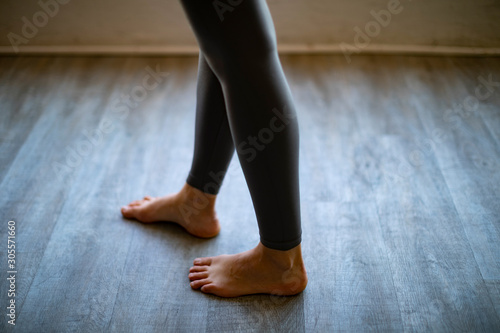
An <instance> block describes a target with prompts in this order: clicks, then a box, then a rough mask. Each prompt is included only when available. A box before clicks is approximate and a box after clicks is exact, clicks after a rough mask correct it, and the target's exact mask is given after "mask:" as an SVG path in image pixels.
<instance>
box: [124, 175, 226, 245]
mask: <svg viewBox="0 0 500 333" xmlns="http://www.w3.org/2000/svg"><path fill="white" fill-rule="evenodd" d="M215 199H216V195H213V194H207V193H204V192H202V191H200V190H198V189H196V188H194V187H192V186H190V185H188V184H185V185H184V187H183V188H182V189H181V190H180V191H179V193H176V194H171V195H167V196H164V197H158V198H153V197H149V196H146V197H144V199H142V200H136V201H133V202H131V203H129V204H128V205H127V206H123V207H122V208H121V211H122V214H123V216H124V217H126V218H134V219H136V220H139V221H141V222H144V223H151V222H160V221H168V222H175V223H177V224H179V225H180V226H181V227H183V228H184V229H186V231H187V232H189V233H190V234H192V235H194V236H197V237H202V238H209V237H214V236H216V235H217V234H218V233H219V231H220V224H219V220H218V219H217V215H216V214H215Z"/></svg>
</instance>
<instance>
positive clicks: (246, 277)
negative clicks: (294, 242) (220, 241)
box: [189, 242, 307, 297]
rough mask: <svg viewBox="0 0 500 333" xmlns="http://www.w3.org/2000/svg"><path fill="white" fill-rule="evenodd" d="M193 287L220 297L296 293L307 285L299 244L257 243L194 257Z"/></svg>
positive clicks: (192, 270) (191, 272) (191, 275)
mask: <svg viewBox="0 0 500 333" xmlns="http://www.w3.org/2000/svg"><path fill="white" fill-rule="evenodd" d="M189 272H190V273H189V279H190V280H191V281H192V282H191V287H192V288H193V289H200V290H201V291H202V292H204V293H210V294H214V295H217V296H222V297H236V296H242V295H249V294H273V295H295V294H298V293H300V292H301V291H303V290H304V289H305V288H306V285H307V274H306V270H305V267H304V262H303V260H302V252H301V248H300V244H299V245H298V246H296V247H294V248H293V249H291V250H288V251H279V250H273V249H270V248H267V247H265V246H264V245H262V243H260V242H259V245H257V247H255V248H254V249H252V250H249V251H245V252H242V253H238V254H233V255H220V256H216V257H206V258H197V259H195V260H194V266H193V267H191V269H190V270H189Z"/></svg>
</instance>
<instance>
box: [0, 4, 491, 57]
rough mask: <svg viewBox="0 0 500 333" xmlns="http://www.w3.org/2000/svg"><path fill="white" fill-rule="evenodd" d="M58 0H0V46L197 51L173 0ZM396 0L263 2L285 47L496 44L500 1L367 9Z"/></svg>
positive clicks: (3, 48) (472, 46) (4, 49)
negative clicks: (31, 25) (29, 26)
mask: <svg viewBox="0 0 500 333" xmlns="http://www.w3.org/2000/svg"><path fill="white" fill-rule="evenodd" d="M54 1H56V0H42V1H41V2H42V3H50V2H52V3H53V2H54ZM58 1H60V2H61V3H62V2H67V3H66V4H59V9H58V12H57V13H56V14H55V15H54V16H53V17H49V18H48V20H47V22H46V24H45V25H44V24H43V23H44V22H43V18H44V17H43V14H40V12H41V10H42V9H41V5H40V3H39V2H38V1H19V0H2V2H1V4H0V52H3V53H5V52H13V48H12V47H11V42H10V41H9V38H8V35H9V33H13V34H15V35H17V36H19V37H21V38H24V39H23V41H22V42H20V40H19V39H18V40H17V41H15V43H16V42H17V43H21V44H20V46H21V47H24V50H28V51H29V50H35V51H36V50H37V49H38V50H42V51H43V50H49V51H50V50H55V51H57V50H66V51H68V50H73V51H74V52H85V50H87V51H89V52H91V51H92V50H94V51H95V50H101V51H102V52H104V53H106V50H107V52H113V50H114V51H116V52H122V51H125V52H127V50H128V51H132V52H133V51H134V50H135V51H140V50H143V51H144V52H145V53H147V52H151V53H155V52H156V53H162V52H177V53H179V52H180V53H183V52H196V42H195V39H194V37H193V34H192V32H191V29H190V27H189V25H188V24H187V21H186V18H185V16H184V13H183V12H182V9H181V7H180V5H179V3H178V1H177V0H163V1H159V0H100V1H97V0H88V1H83V0H58ZM207 1H212V0H207ZM221 1H224V2H227V0H221ZM243 1H248V0H243ZM395 1H396V2H398V0H359V1H353V0H269V1H268V3H269V6H270V8H271V13H272V15H273V18H274V20H275V24H276V30H277V35H278V41H279V44H280V47H281V49H282V50H285V51H286V50H289V51H294V50H295V51H300V50H303V51H304V50H319V51H321V50H323V51H328V50H330V51H332V50H333V51H335V50H337V51H338V50H340V49H342V48H345V47H349V46H348V45H347V44H350V45H351V46H352V47H357V48H358V49H359V50H370V49H377V48H379V49H386V50H390V49H394V50H398V49H399V50H405V49H408V50H412V49H413V50H418V49H419V48H420V49H425V48H426V49H429V50H430V49H432V48H436V47H437V48H441V49H446V48H454V49H456V50H467V49H468V50H473V51H474V50H476V51H477V50H478V49H482V51H481V52H487V51H488V49H489V50H498V48H500V0H400V5H399V7H397V8H398V10H399V11H400V12H398V13H395V14H392V15H391V21H390V23H388V24H384V25H386V26H383V25H381V24H380V23H374V22H376V21H375V19H374V17H373V16H372V14H370V11H372V10H374V11H375V12H378V11H380V10H382V9H387V7H388V4H389V3H391V2H395ZM235 10H237V8H235ZM34 15H35V17H36V18H37V19H38V20H40V21H39V25H43V26H41V27H40V28H38V31H37V32H36V33H31V35H30V34H26V33H25V34H24V36H23V32H22V28H23V25H25V24H26V23H24V22H23V17H24V18H25V19H26V20H28V21H30V22H33V16H34ZM45 17H48V16H45ZM369 22H372V23H369ZM367 23H368V27H369V28H372V29H373V30H372V31H371V34H372V36H371V37H370V36H368V38H369V43H367V42H366V39H365V40H363V39H362V38H361V39H360V37H358V42H360V43H358V45H357V46H356V45H355V43H354V42H355V36H356V32H355V31H354V29H355V27H359V28H360V30H361V31H364V32H365V33H366V31H365V27H366V24H367ZM377 25H378V27H379V28H378V30H377ZM25 32H26V31H25ZM32 32H33V31H32ZM13 34H11V39H12V38H14V37H12V36H14V35H13ZM358 34H359V33H358ZM26 37H29V38H26ZM342 43H345V44H342ZM363 43H364V44H363ZM341 45H343V46H342V47H341ZM20 50H21V51H22V50H23V48H20ZM485 50H486V51H485Z"/></svg>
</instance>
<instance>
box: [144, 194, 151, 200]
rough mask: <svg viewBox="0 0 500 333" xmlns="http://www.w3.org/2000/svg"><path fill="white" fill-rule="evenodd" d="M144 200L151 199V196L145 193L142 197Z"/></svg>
mask: <svg viewBox="0 0 500 333" xmlns="http://www.w3.org/2000/svg"><path fill="white" fill-rule="evenodd" d="M144 200H153V197H151V196H149V195H146V196H145V197H144Z"/></svg>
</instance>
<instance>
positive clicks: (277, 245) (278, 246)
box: [260, 236, 302, 251]
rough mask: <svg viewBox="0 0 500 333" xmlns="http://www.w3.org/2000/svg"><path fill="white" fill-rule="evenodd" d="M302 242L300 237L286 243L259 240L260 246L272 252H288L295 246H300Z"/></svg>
mask: <svg viewBox="0 0 500 333" xmlns="http://www.w3.org/2000/svg"><path fill="white" fill-rule="evenodd" d="M301 241H302V236H299V237H298V238H296V239H294V240H292V241H286V242H270V241H266V240H265V239H263V238H262V237H261V238H260V242H261V243H262V245H264V246H265V247H268V248H270V249H273V250H280V251H288V250H291V249H293V248H294V247H296V246H297V245H299V244H300V242H301Z"/></svg>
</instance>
